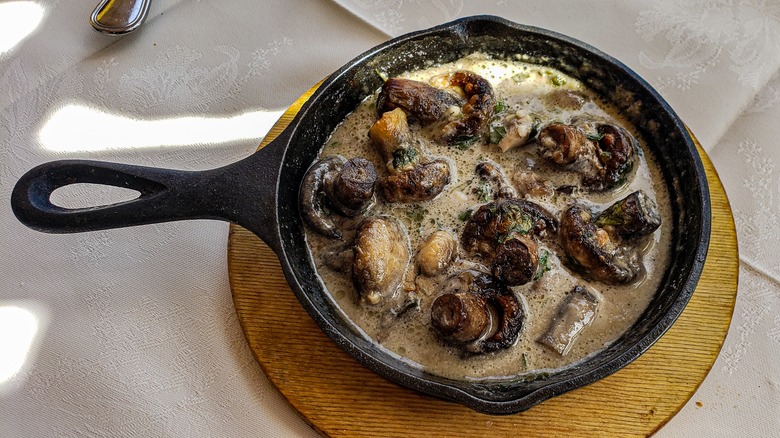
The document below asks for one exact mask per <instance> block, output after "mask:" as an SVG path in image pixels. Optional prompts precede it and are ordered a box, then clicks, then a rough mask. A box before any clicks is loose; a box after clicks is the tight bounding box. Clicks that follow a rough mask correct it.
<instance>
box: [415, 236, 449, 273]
mask: <svg viewBox="0 0 780 438" xmlns="http://www.w3.org/2000/svg"><path fill="white" fill-rule="evenodd" d="M457 250H458V241H457V240H455V237H454V236H453V235H452V233H449V232H447V231H444V230H436V231H434V232H433V233H431V234H430V235H429V236H428V238H427V239H425V241H423V242H422V243H421V244H420V247H419V249H418V250H417V265H418V266H419V267H420V272H422V274H423V275H425V276H427V277H432V276H434V275H437V274H439V273H441V272H442V271H444V270H445V269H446V268H447V267H448V266H449V265H450V263H452V260H453V259H454V258H455V255H456V254H457Z"/></svg>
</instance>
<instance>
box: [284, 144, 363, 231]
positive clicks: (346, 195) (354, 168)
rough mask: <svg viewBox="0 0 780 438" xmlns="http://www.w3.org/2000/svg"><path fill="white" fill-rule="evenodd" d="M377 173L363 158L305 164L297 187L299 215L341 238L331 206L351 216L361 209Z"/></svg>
mask: <svg viewBox="0 0 780 438" xmlns="http://www.w3.org/2000/svg"><path fill="white" fill-rule="evenodd" d="M376 180H377V174H376V169H374V165H373V164H371V162H370V161H368V160H366V159H364V158H359V157H358V158H352V159H350V160H346V159H344V157H342V156H340V155H334V156H331V157H326V158H323V159H321V160H319V161H317V162H315V163H314V164H312V166H311V167H310V168H309V170H307V171H306V174H305V175H304V177H303V182H302V183H301V188H300V191H299V203H300V207H301V216H302V217H303V219H304V220H305V221H306V223H307V224H309V226H311V227H312V228H314V230H315V231H317V232H318V233H320V234H322V235H324V236H328V237H330V238H334V239H340V238H341V231H339V230H338V228H337V226H336V223H335V222H334V220H333V217H332V214H331V210H335V211H336V212H337V213H339V214H341V215H343V216H348V217H353V216H357V215H358V214H360V213H362V212H364V211H365V210H366V209H367V208H368V207H369V206H370V205H371V201H372V199H373V197H374V186H375V184H376Z"/></svg>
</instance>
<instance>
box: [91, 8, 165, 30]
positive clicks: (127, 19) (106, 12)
mask: <svg viewBox="0 0 780 438" xmlns="http://www.w3.org/2000/svg"><path fill="white" fill-rule="evenodd" d="M150 3H151V0H101V1H100V4H98V5H97V6H96V7H95V10H94V11H92V15H90V16H89V23H90V24H91V25H92V27H94V28H95V29H96V30H98V31H100V32H103V33H107V34H110V35H124V34H126V33H128V32H132V31H134V30H136V29H137V28H138V27H139V26H141V24H143V22H144V20H145V19H146V14H147V13H148V12H149V4H150Z"/></svg>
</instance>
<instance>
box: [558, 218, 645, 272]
mask: <svg viewBox="0 0 780 438" xmlns="http://www.w3.org/2000/svg"><path fill="white" fill-rule="evenodd" d="M559 235H560V239H561V246H562V247H563V250H564V251H565V252H566V254H568V255H569V257H571V259H572V260H573V262H574V263H575V266H574V268H575V269H577V270H580V271H584V273H585V274H587V275H590V276H591V277H593V279H595V280H598V281H602V282H604V283H609V284H622V283H628V282H630V281H631V280H633V279H634V277H636V275H637V273H638V272H639V270H640V269H641V267H640V266H639V261H638V257H637V254H636V252H635V251H633V250H632V249H631V248H627V247H625V246H622V245H619V242H616V241H615V240H614V239H612V238H611V237H610V235H609V233H607V231H606V230H604V229H603V228H599V227H598V226H596V224H594V223H593V217H592V215H591V212H590V211H589V210H588V209H586V208H585V207H584V206H582V205H579V204H574V205H572V206H571V207H569V208H568V209H566V211H564V212H563V214H562V215H561V230H560V233H559Z"/></svg>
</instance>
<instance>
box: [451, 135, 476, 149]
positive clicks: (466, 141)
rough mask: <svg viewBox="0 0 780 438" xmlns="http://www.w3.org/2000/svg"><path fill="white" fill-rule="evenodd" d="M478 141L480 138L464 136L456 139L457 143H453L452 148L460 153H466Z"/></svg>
mask: <svg viewBox="0 0 780 438" xmlns="http://www.w3.org/2000/svg"><path fill="white" fill-rule="evenodd" d="M477 140H479V137H478V136H476V135H462V136H460V137H455V141H453V142H452V146H454V147H455V148H456V149H458V150H460V151H465V150H468V149H469V148H470V147H471V146H473V145H474V143H476V142H477Z"/></svg>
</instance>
